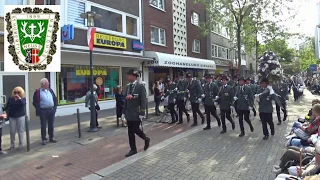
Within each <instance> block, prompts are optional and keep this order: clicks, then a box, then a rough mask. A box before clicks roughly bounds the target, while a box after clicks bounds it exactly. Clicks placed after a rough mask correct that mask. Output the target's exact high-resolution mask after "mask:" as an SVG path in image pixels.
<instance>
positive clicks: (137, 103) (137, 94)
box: [123, 82, 147, 121]
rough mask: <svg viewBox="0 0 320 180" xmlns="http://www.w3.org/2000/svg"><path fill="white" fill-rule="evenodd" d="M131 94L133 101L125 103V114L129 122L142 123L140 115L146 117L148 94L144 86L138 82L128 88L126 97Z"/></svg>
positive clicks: (129, 100) (127, 100) (128, 100)
mask: <svg viewBox="0 0 320 180" xmlns="http://www.w3.org/2000/svg"><path fill="white" fill-rule="evenodd" d="M129 94H131V95H132V96H133V99H126V100H125V101H124V107H123V114H124V115H125V118H126V120H127V121H140V119H139V115H141V116H145V112H146V107H147V93H146V88H145V87H144V85H143V84H139V83H137V82H135V83H133V84H131V83H130V84H128V85H127V86H126V91H125V96H127V95H129Z"/></svg>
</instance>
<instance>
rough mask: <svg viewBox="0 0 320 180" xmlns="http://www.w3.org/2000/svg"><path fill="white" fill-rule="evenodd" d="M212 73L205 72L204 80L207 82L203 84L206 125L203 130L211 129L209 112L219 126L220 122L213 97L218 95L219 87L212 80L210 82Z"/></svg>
mask: <svg viewBox="0 0 320 180" xmlns="http://www.w3.org/2000/svg"><path fill="white" fill-rule="evenodd" d="M212 79H213V77H212V75H211V74H207V75H206V80H207V83H206V84H205V85H204V88H203V89H204V95H205V97H204V107H205V113H206V116H207V126H206V127H205V128H203V129H204V130H208V129H211V118H210V116H211V114H212V116H213V117H215V118H216V120H217V122H218V126H219V127H220V126H221V122H220V118H219V116H218V115H217V109H216V106H215V105H214V102H215V100H216V99H215V98H216V96H217V95H218V92H219V88H218V85H217V84H216V83H214V82H212Z"/></svg>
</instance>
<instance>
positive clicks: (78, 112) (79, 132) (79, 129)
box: [77, 108, 81, 138]
mask: <svg viewBox="0 0 320 180" xmlns="http://www.w3.org/2000/svg"><path fill="white" fill-rule="evenodd" d="M77 122H78V135H79V138H81V124H80V111H79V108H78V109H77Z"/></svg>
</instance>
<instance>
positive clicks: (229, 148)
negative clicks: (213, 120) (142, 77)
mask: <svg viewBox="0 0 320 180" xmlns="http://www.w3.org/2000/svg"><path fill="white" fill-rule="evenodd" d="M313 98H314V96H313V95H311V93H309V91H306V92H305V95H304V97H303V98H302V99H301V100H300V101H299V102H290V104H289V106H288V108H289V115H290V116H289V121H286V122H285V123H283V124H282V125H280V126H277V125H275V126H276V134H275V136H273V137H270V138H269V140H266V141H264V140H262V137H263V135H262V128H261V122H260V120H259V119H258V117H256V118H255V120H253V125H254V127H255V131H254V132H253V133H251V132H249V128H248V126H245V129H246V131H247V133H246V136H245V137H243V138H239V137H238V134H239V133H240V130H239V125H238V124H237V125H236V130H235V131H232V130H230V129H231V125H230V124H227V127H228V128H229V129H228V133H226V134H224V135H220V134H219V132H220V130H221V129H220V128H218V127H214V128H213V129H211V130H209V131H200V132H198V133H196V134H193V135H190V136H188V137H186V138H183V139H180V140H178V141H176V142H174V143H172V144H170V145H168V146H166V147H164V148H162V149H160V150H158V151H156V152H155V153H152V154H150V155H148V156H146V157H143V158H141V159H139V160H137V161H136V162H134V163H132V164H129V165H128V166H126V167H125V168H123V169H120V170H118V171H115V172H113V173H111V174H109V175H108V176H106V177H104V178H105V179H107V180H112V179H119V180H120V179H121V180H145V179H146V180H149V179H150V180H153V179H154V180H155V179H165V180H170V179H174V180H179V179H181V180H193V179H194V180H200V179H226V180H231V179H237V180H246V179H250V180H268V179H274V178H275V174H274V173H273V172H272V166H273V165H274V164H277V163H279V159H280V157H281V155H282V154H283V152H284V149H285V146H284V144H285V138H284V134H286V132H287V129H288V127H290V126H291V124H292V122H293V121H294V120H295V119H296V117H297V116H304V115H305V114H306V113H307V112H308V110H309V109H310V107H311V100H312V99H313ZM291 99H292V98H291ZM274 116H275V113H274ZM236 121H237V120H236ZM274 122H277V121H276V118H275V117H274Z"/></svg>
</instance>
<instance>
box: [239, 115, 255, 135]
mask: <svg viewBox="0 0 320 180" xmlns="http://www.w3.org/2000/svg"><path fill="white" fill-rule="evenodd" d="M238 115H239V125H240V131H241V132H243V133H244V126H243V119H244V120H245V121H246V122H247V123H248V125H249V126H250V127H252V124H251V121H250V118H249V115H250V110H238Z"/></svg>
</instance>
